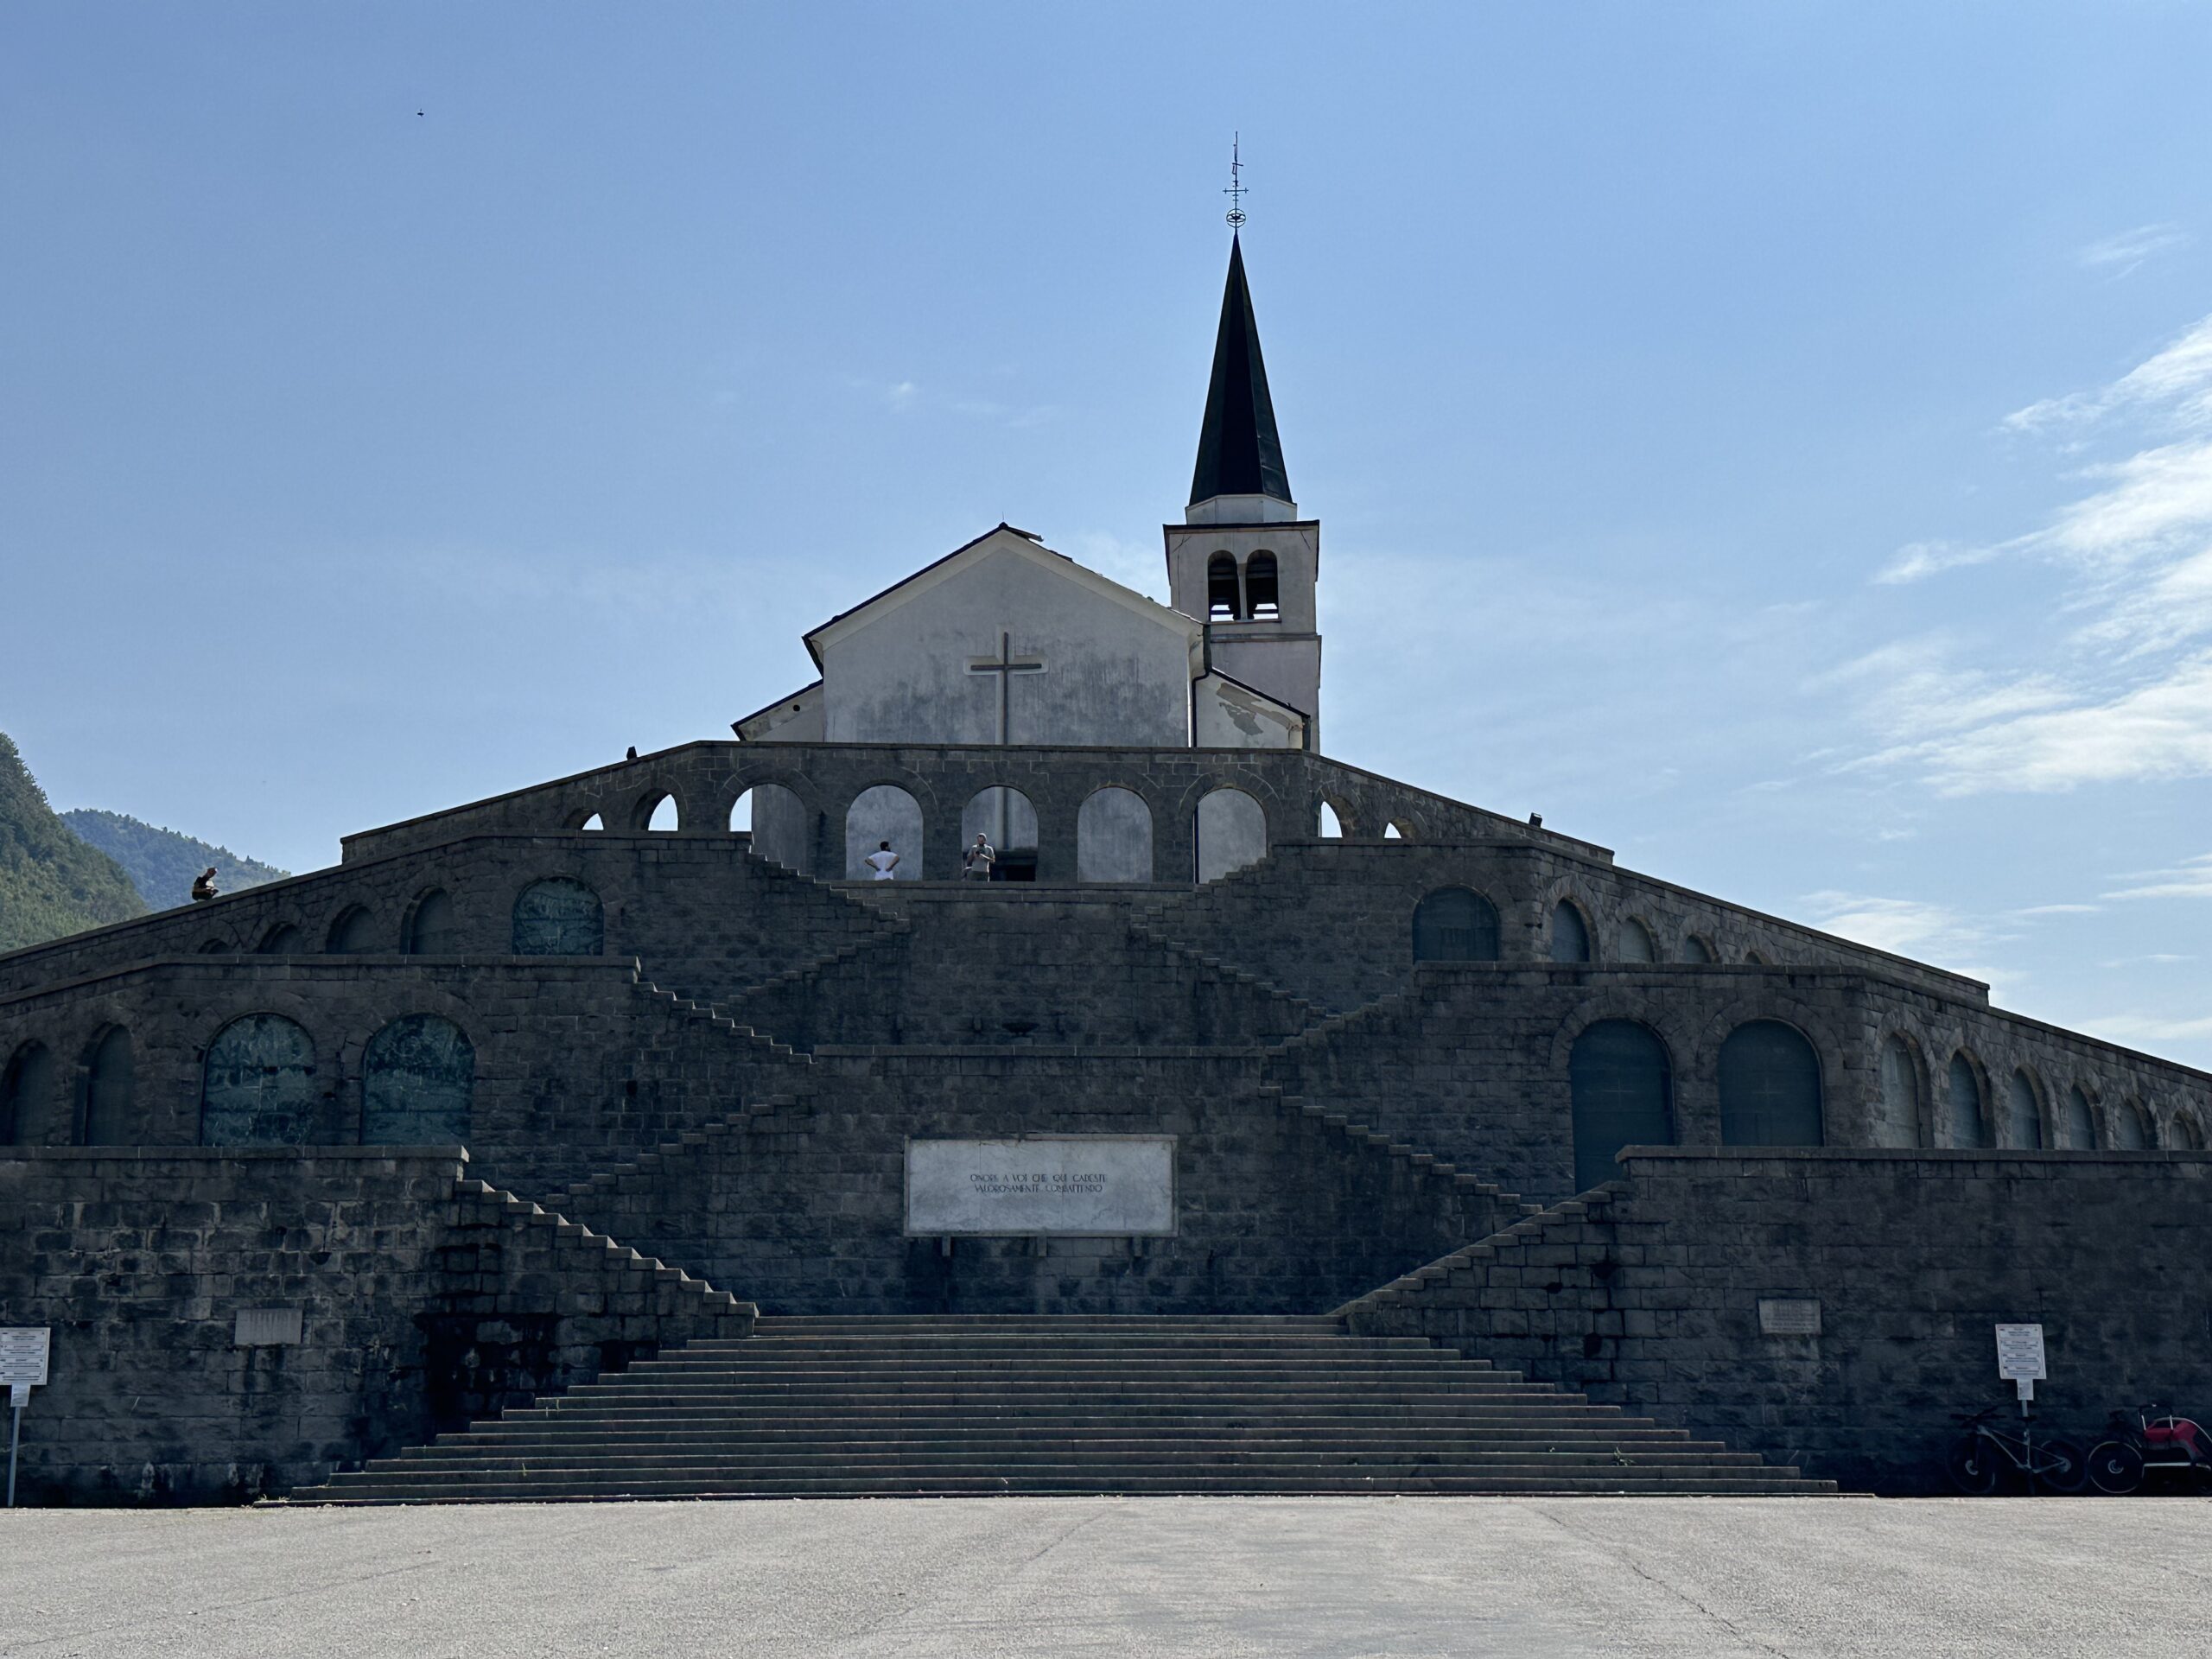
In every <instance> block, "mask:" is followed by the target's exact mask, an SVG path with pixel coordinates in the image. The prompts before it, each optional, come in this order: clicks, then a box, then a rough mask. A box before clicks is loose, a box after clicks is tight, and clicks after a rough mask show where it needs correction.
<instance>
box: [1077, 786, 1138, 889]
mask: <svg viewBox="0 0 2212 1659" xmlns="http://www.w3.org/2000/svg"><path fill="white" fill-rule="evenodd" d="M1075 873H1076V880H1078V881H1101V882H1105V881H1129V882H1136V881H1149V880H1152V808H1151V807H1150V806H1148V805H1147V804H1146V803H1145V798H1144V797H1143V796H1141V795H1140V794H1138V793H1137V792H1136V791H1135V790H1133V789H1123V788H1122V787H1121V786H1120V785H1116V784H1109V785H1107V786H1106V787H1105V788H1103V789H1096V790H1093V791H1091V792H1090V794H1089V795H1087V796H1085V797H1084V802H1083V805H1082V806H1081V807H1080V808H1078V809H1077V812H1076V819H1075Z"/></svg>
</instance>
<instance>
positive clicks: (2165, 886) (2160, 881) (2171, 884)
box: [2105, 853, 2212, 899]
mask: <svg viewBox="0 0 2212 1659" xmlns="http://www.w3.org/2000/svg"><path fill="white" fill-rule="evenodd" d="M2105 897H2106V898H2107V899H2212V853H2200V854H2198V855H2196V857H2195V858H2185V859H2183V861H2181V863H2180V864H2179V865H2178V866H2177V867H2176V868H2173V869H2171V870H2158V871H2156V872H2154V873H2153V874H2152V875H2151V876H2150V877H2149V878H2147V879H2145V880H2143V881H2141V882H2140V883H2139V885H2137V886H2135V887H2120V888H2118V889H2116V890H2115V891H2113V892H2111V893H2107V894H2105Z"/></svg>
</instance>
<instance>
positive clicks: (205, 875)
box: [192, 864, 216, 905]
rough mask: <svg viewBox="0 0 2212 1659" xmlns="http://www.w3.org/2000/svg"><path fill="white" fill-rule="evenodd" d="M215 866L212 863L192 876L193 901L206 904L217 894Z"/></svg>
mask: <svg viewBox="0 0 2212 1659" xmlns="http://www.w3.org/2000/svg"><path fill="white" fill-rule="evenodd" d="M215 893H216V887H215V867H214V866H213V864H210V865H209V866H208V867H207V868H206V869H204V870H202V871H200V874H197V875H195V876H194V877H193V878H192V902H193V903H194V904H195V905H197V904H204V903H206V902H207V900H208V899H213V897H214V896H215Z"/></svg>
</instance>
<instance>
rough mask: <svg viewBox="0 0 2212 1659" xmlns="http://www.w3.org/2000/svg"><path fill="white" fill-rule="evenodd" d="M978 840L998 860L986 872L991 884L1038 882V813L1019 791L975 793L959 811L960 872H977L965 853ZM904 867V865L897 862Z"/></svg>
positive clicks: (1001, 789)
mask: <svg viewBox="0 0 2212 1659" xmlns="http://www.w3.org/2000/svg"><path fill="white" fill-rule="evenodd" d="M976 836H982V838H983V841H984V843H985V844H986V845H987V846H988V847H989V848H990V849H992V850H993V851H994V852H995V853H996V854H997V857H996V858H995V859H994V860H992V861H991V865H990V870H989V876H990V879H991V880H994V881H1034V880H1036V879H1037V809H1036V808H1035V807H1033V806H1032V805H1031V804H1029V798H1028V797H1027V795H1025V794H1023V793H1022V792H1021V791H1020V790H1018V789H1007V788H1003V787H998V788H992V789H983V790H978V791H976V794H975V797H974V798H972V799H970V800H969V803H968V804H967V805H966V806H964V807H963V808H962V809H961V810H960V872H961V874H962V875H963V876H969V875H975V874H977V872H976V870H975V868H974V867H973V866H972V865H971V864H970V863H969V859H968V851H969V849H970V848H972V847H973V846H975V844H976ZM899 862H900V864H901V866H902V867H903V866H904V864H905V862H906V861H905V860H903V859H901V860H900V861H899Z"/></svg>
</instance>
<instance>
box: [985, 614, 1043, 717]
mask: <svg viewBox="0 0 2212 1659" xmlns="http://www.w3.org/2000/svg"><path fill="white" fill-rule="evenodd" d="M968 671H969V673H970V674H995V675H997V676H998V677H999V741H1000V742H1001V743H1004V742H1007V741H1010V740H1009V738H1008V736H1007V715H1008V714H1009V712H1010V710H1011V707H1012V702H1013V690H1014V676H1015V675H1017V674H1042V673H1043V672H1044V671H1045V664H1044V661H1043V659H1042V658H1036V657H1016V656H1015V655H1014V636H1013V635H1012V634H1010V633H1005V632H1001V634H1000V635H999V654H998V655H997V656H996V657H971V658H969V660H968Z"/></svg>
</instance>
